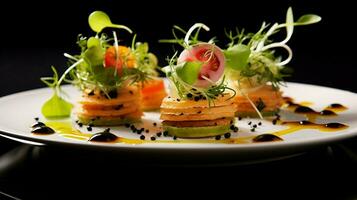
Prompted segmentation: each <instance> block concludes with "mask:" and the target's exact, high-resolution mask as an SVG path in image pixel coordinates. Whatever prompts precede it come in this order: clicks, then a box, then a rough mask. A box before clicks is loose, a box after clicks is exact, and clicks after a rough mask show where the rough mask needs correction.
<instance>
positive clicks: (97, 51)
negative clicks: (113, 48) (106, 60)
mask: <svg viewBox="0 0 357 200" xmlns="http://www.w3.org/2000/svg"><path fill="white" fill-rule="evenodd" d="M87 47H88V48H87V50H86V51H85V52H84V60H85V61H86V62H87V63H89V64H90V65H91V66H92V67H93V66H98V65H103V56H104V52H103V50H102V48H101V47H100V41H99V39H98V38H95V37H91V38H89V39H88V42H87Z"/></svg>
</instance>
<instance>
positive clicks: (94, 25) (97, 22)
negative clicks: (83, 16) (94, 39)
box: [88, 11, 132, 33]
mask: <svg viewBox="0 0 357 200" xmlns="http://www.w3.org/2000/svg"><path fill="white" fill-rule="evenodd" d="M88 23H89V26H90V28H91V29H92V30H93V31H94V32H96V33H100V32H102V30H103V29H104V28H108V27H111V28H118V29H124V30H126V31H128V32H129V33H132V31H131V30H130V28H128V27H126V26H124V25H119V24H113V23H112V22H111V21H110V18H109V16H108V15H107V14H106V13H105V12H103V11H94V12H92V13H91V14H90V15H89V17H88Z"/></svg>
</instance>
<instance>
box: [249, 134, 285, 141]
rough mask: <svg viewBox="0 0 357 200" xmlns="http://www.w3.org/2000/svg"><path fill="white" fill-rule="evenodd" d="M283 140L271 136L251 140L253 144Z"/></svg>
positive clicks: (259, 136)
mask: <svg viewBox="0 0 357 200" xmlns="http://www.w3.org/2000/svg"><path fill="white" fill-rule="evenodd" d="M282 140H283V139H282V138H280V137H278V136H276V135H273V134H262V135H258V136H256V137H254V138H253V142H274V141H282Z"/></svg>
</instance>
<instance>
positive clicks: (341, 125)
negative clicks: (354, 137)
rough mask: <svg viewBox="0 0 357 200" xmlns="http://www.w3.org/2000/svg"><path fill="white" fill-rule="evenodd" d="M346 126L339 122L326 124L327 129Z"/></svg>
mask: <svg viewBox="0 0 357 200" xmlns="http://www.w3.org/2000/svg"><path fill="white" fill-rule="evenodd" d="M345 126H346V125H344V124H341V123H337V122H332V123H328V124H325V127H327V128H342V127H345Z"/></svg>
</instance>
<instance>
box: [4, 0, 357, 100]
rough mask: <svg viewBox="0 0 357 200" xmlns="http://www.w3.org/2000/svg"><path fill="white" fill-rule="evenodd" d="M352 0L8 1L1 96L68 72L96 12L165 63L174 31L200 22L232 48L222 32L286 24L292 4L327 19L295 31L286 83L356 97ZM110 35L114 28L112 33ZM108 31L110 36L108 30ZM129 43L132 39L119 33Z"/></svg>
mask: <svg viewBox="0 0 357 200" xmlns="http://www.w3.org/2000/svg"><path fill="white" fill-rule="evenodd" d="M351 4H352V3H348V1H347V0H346V1H331V2H330V1H322V0H321V1H320V0H316V1H289V0H286V1H283V0H277V1H235V2H230V1H219V2H208V1H189V0H180V1H166V2H165V3H164V2H163V3H159V2H155V1H145V2H139V1H84V0H82V1H72V2H71V1H46V2H36V1H31V2H26V3H24V2H17V1H12V2H9V3H8V4H7V5H6V6H4V7H1V12H0V18H1V27H2V28H1V32H0V38H1V40H0V41H1V44H0V69H1V72H0V85H1V90H0V95H6V94H10V93H13V92H17V91H22V90H27V89H32V88H37V87H43V86H44V85H43V84H42V83H41V82H40V81H39V77H41V76H47V75H50V74H51V71H50V65H55V66H56V67H57V68H59V70H63V69H64V68H65V66H64V64H65V58H64V57H63V53H64V52H68V53H78V50H79V49H78V48H77V46H76V44H75V42H76V37H77V35H78V34H79V33H82V34H84V35H87V36H91V35H93V34H94V33H93V32H92V31H91V30H90V28H89V26H88V23H87V17H88V15H89V14H90V13H91V12H92V11H94V10H103V11H105V12H107V13H108V14H109V15H110V17H111V19H112V21H113V22H116V23H119V24H125V25H127V26H129V27H131V28H132V29H133V30H134V31H135V33H137V34H138V40H140V41H147V42H149V44H150V48H151V51H152V52H154V53H155V54H157V55H158V57H159V58H160V64H161V65H165V64H166V63H165V58H166V57H167V56H171V55H172V53H173V47H172V45H169V44H160V43H158V40H159V39H163V38H171V37H172V35H171V28H172V26H173V25H175V24H176V25H179V26H181V27H183V28H185V29H188V28H189V27H190V26H191V25H192V24H194V23H196V22H203V23H205V24H207V25H208V26H209V27H210V28H211V31H210V32H207V33H202V34H201V35H202V37H203V38H206V39H208V38H211V37H213V36H217V38H218V40H219V41H218V44H219V45H220V46H223V47H224V45H225V44H226V43H227V39H226V37H225V36H224V28H227V29H233V28H235V27H236V26H238V27H244V28H245V29H246V30H247V31H250V32H255V31H257V30H258V28H259V27H260V25H261V23H262V22H263V21H266V22H271V23H274V22H283V21H284V20H285V13H286V10H287V8H288V7H289V6H292V7H293V11H294V15H295V18H296V19H297V18H298V17H299V16H301V15H303V14H307V13H315V14H318V15H320V16H322V21H321V22H320V23H319V24H314V25H310V26H302V27H296V28H295V31H294V34H293V37H292V39H291V40H290V42H289V43H288V44H289V45H290V47H291V48H292V49H293V52H294V57H293V60H292V62H291V63H290V64H289V66H291V67H293V68H294V70H295V73H294V75H293V76H292V77H291V78H288V79H287V80H288V81H295V82H304V83H312V84H318V85H326V86H330V87H336V88H341V89H345V90H351V91H354V92H357V84H354V82H355V81H354V77H355V75H354V73H353V69H354V67H353V65H354V63H355V61H354V60H355V56H354V54H355V53H354V52H355V50H354V45H356V42H355V37H356V36H355V31H354V30H353V29H354V23H355V22H354V17H353V15H354V12H355V11H354V10H353V6H352V5H351ZM107 31H110V30H107ZM109 33H110V32H109ZM119 37H120V38H123V39H124V44H125V43H126V44H127V45H129V44H130V41H131V36H130V35H129V34H127V33H126V32H120V33H119Z"/></svg>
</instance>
